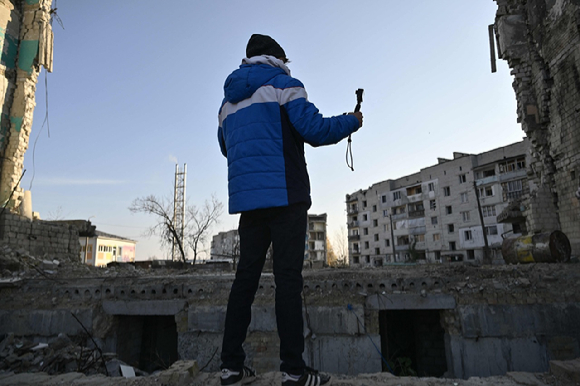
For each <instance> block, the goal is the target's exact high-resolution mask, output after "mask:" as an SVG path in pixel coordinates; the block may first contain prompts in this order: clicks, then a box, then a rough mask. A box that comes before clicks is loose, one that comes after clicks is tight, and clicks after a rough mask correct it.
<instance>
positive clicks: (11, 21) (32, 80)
mask: <svg viewBox="0 0 580 386" xmlns="http://www.w3.org/2000/svg"><path fill="white" fill-rule="evenodd" d="M51 4H52V0H0V46H1V47H2V52H1V58H0V73H1V74H2V75H3V76H0V88H1V91H0V104H1V105H2V111H1V119H0V203H1V205H2V206H5V205H6V207H7V208H9V209H10V210H12V211H15V212H16V211H18V210H19V209H20V205H21V203H22V196H23V190H22V188H21V187H20V186H19V182H20V178H21V176H22V173H23V163H24V153H25V152H26V150H27V149H28V141H29V137H30V131H31V129H32V118H33V114H34V107H35V106H36V102H35V93H36V83H37V81H38V75H39V73H40V67H41V66H44V68H46V70H47V71H49V72H50V71H52V46H53V34H52V27H51V25H50V18H51Z"/></svg>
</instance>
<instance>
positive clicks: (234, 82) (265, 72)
mask: <svg viewBox="0 0 580 386" xmlns="http://www.w3.org/2000/svg"><path fill="white" fill-rule="evenodd" d="M278 62H279V63H278ZM289 72H290V71H289V70H288V69H287V67H286V66H285V65H284V64H283V63H282V61H280V60H278V59H275V58H274V57H270V56H259V57H253V58H250V59H247V58H246V59H244V60H243V62H242V65H241V66H240V68H238V69H237V70H235V71H234V72H232V73H231V74H230V76H228V77H227V79H226V82H225V84H224V96H225V100H226V101H227V102H230V103H238V102H241V101H243V100H244V99H247V98H249V97H251V96H252V94H254V92H255V91H256V90H257V89H259V88H260V87H262V86H263V85H264V84H265V83H267V82H268V81H270V80H271V79H272V78H274V77H276V76H278V75H286V74H288V73H289Z"/></svg>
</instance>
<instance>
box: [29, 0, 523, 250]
mask: <svg viewBox="0 0 580 386" xmlns="http://www.w3.org/2000/svg"><path fill="white" fill-rule="evenodd" d="M54 3H55V2H54V1H53V5H54ZM56 5H57V7H58V10H57V13H58V15H59V17H60V18H61V19H62V21H63V23H64V27H65V29H64V30H63V29H62V28H61V27H60V26H59V25H58V24H57V23H56V22H55V23H54V25H53V29H54V32H55V42H54V44H55V47H54V72H53V73H52V74H48V79H47V81H48V98H49V122H50V138H49V137H48V135H47V127H46V126H45V127H44V128H43V129H42V132H40V136H39V138H38V141H37V144H36V150H35V151H34V166H33V162H32V158H33V146H34V142H35V140H36V138H37V135H38V134H39V130H40V128H41V125H42V122H43V120H44V116H45V113H46V108H45V91H46V89H45V73H44V71H43V72H42V73H41V76H40V78H39V82H38V87H37V94H36V95H37V106H36V110H35V117H34V126H33V130H32V135H31V139H30V146H29V150H28V152H27V153H26V156H25V168H26V169H27V172H26V175H25V177H24V179H23V181H22V184H21V185H22V187H23V188H25V189H29V187H30V184H31V179H32V176H33V175H34V181H32V201H33V209H34V210H35V211H38V212H40V215H41V217H43V218H46V217H48V216H49V215H50V214H53V213H56V211H57V210H58V208H59V207H60V208H62V214H63V215H64V216H65V217H66V218H74V219H77V218H80V219H83V218H84V219H86V218H89V217H90V216H95V217H94V218H92V219H91V221H92V222H93V223H94V224H95V225H97V227H98V229H100V230H102V231H105V232H109V233H114V234H118V235H121V236H126V237H129V238H133V239H136V240H138V241H139V242H138V244H137V255H138V258H141V259H146V258H148V257H149V256H152V255H157V256H158V257H162V256H163V252H161V251H160V250H159V249H158V247H157V244H158V240H157V239H155V238H151V239H146V238H143V237H141V234H142V233H143V231H144V230H145V228H146V227H147V225H149V224H151V223H152V222H153V218H150V217H148V216H145V215H132V214H131V213H130V212H129V211H128V209H127V208H128V206H129V205H130V203H131V201H132V200H133V199H135V198H137V197H143V196H145V195H148V194H155V195H166V196H171V195H172V189H173V178H174V170H175V162H176V160H177V162H178V163H179V164H180V165H183V163H187V167H188V178H187V196H188V199H189V201H190V203H193V204H198V205H200V204H202V203H203V201H204V199H206V198H209V197H210V196H211V194H212V193H215V194H216V196H217V197H218V199H219V200H221V201H222V202H223V203H224V205H225V206H226V207H227V170H226V160H225V158H223V157H222V155H221V153H220V152H219V147H218V144H217V139H216V130H217V110H218V108H219V105H220V102H221V100H222V97H223V91H222V86H223V81H224V80H225V78H226V77H227V75H228V74H229V73H230V72H231V71H232V70H234V69H235V68H237V67H238V65H239V64H240V62H241V59H242V58H243V56H244V54H245V46H246V43H247V40H248V38H249V37H250V36H251V34H253V33H261V34H267V35H270V36H272V37H273V38H274V39H276V40H277V41H278V42H279V43H280V45H281V46H282V47H283V48H284V49H285V51H286V53H287V55H288V57H289V58H290V59H291V61H292V62H291V64H290V66H289V67H290V69H291V70H292V75H293V76H295V77H296V78H298V79H300V80H301V81H302V82H303V83H304V84H305V86H306V90H307V92H308V94H309V99H310V101H311V102H313V103H314V104H315V105H316V106H317V107H318V108H319V109H320V111H321V112H322V113H323V114H324V115H325V116H330V115H337V114H341V113H343V112H346V111H352V109H353V108H354V105H355V102H356V98H355V95H354V91H355V90H356V89H357V88H364V89H365V98H364V102H363V106H362V111H363V113H364V116H365V125H364V127H363V128H362V129H360V130H359V132H358V133H356V134H355V135H353V153H354V166H355V171H354V172H351V171H350V170H349V169H348V168H347V166H346V164H345V151H346V142H341V143H340V144H338V145H335V146H331V147H325V148H316V149H314V148H310V147H308V148H307V150H306V158H307V161H308V167H309V172H310V178H311V185H312V198H313V206H312V209H311V212H312V213H323V212H326V213H328V226H329V233H330V235H331V236H333V234H334V233H335V232H336V231H337V230H338V229H339V228H340V227H341V226H343V225H344V224H345V223H346V216H345V205H344V199H345V194H347V193H352V192H354V191H356V190H358V189H361V188H362V189H365V188H367V187H368V186H370V185H372V184H373V183H375V182H379V181H382V180H385V179H389V178H398V177H401V176H404V175H406V174H411V173H414V172H417V171H418V170H419V169H420V168H423V167H427V166H430V165H433V164H435V163H436V162H437V157H452V154H453V152H454V151H459V152H464V153H479V152H483V151H487V150H491V149H493V148H497V147H500V146H505V145H508V144H510V143H513V142H516V141H519V140H521V138H522V137H523V136H524V133H523V132H522V131H521V129H520V126H519V125H518V124H517V123H516V104H515V97H514V93H513V90H512V88H511V83H512V79H511V76H510V75H509V68H508V67H507V64H506V63H505V62H503V61H499V62H498V72H497V73H495V74H492V73H491V71H490V64H489V46H488V35H487V26H488V25H489V24H492V23H493V21H494V15H495V10H496V8H497V6H496V5H495V2H494V1H492V0H440V1H434V0H417V1H405V2H401V1H391V0H380V1H379V0H374V1H365V0H358V1H344V0H333V1H330V0H317V1H312V0H309V1H304V0H297V1H292V2H281V1H272V0H270V1H252V0H246V1H244V2H242V1H233V0H230V1H225V0H212V1H185V0H176V1H172V2H167V4H165V3H162V2H159V1H150V0H141V1H137V0H124V1H118V0H98V1H97V0H93V1H89V0H57V2H56ZM163 5H165V6H163ZM236 226H237V217H236V216H230V215H228V214H227V213H224V215H223V216H222V218H221V222H220V224H219V225H218V226H217V227H216V228H215V229H214V232H216V233H217V232H218V231H221V230H229V229H233V228H235V227H236ZM331 238H332V237H331Z"/></svg>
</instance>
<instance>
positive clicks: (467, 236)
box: [463, 231, 473, 241]
mask: <svg viewBox="0 0 580 386" xmlns="http://www.w3.org/2000/svg"><path fill="white" fill-rule="evenodd" d="M463 236H464V237H465V240H466V241H467V240H473V235H472V233H471V231H464V232H463Z"/></svg>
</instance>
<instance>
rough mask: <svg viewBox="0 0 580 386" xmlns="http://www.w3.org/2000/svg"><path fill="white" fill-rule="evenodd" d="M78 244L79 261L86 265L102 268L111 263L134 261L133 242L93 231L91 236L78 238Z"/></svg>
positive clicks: (134, 243)
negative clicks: (79, 245)
mask: <svg viewBox="0 0 580 386" xmlns="http://www.w3.org/2000/svg"><path fill="white" fill-rule="evenodd" d="M79 242H80V244H81V247H80V259H81V261H82V262H83V263H85V264H87V265H94V266H96V267H103V266H106V265H107V264H108V263H111V262H118V263H130V262H134V261H135V247H136V244H137V242H136V241H134V240H130V239H127V238H124V237H122V236H116V235H113V234H110V233H105V232H101V231H97V230H95V231H94V233H93V235H92V236H89V235H85V236H79Z"/></svg>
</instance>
